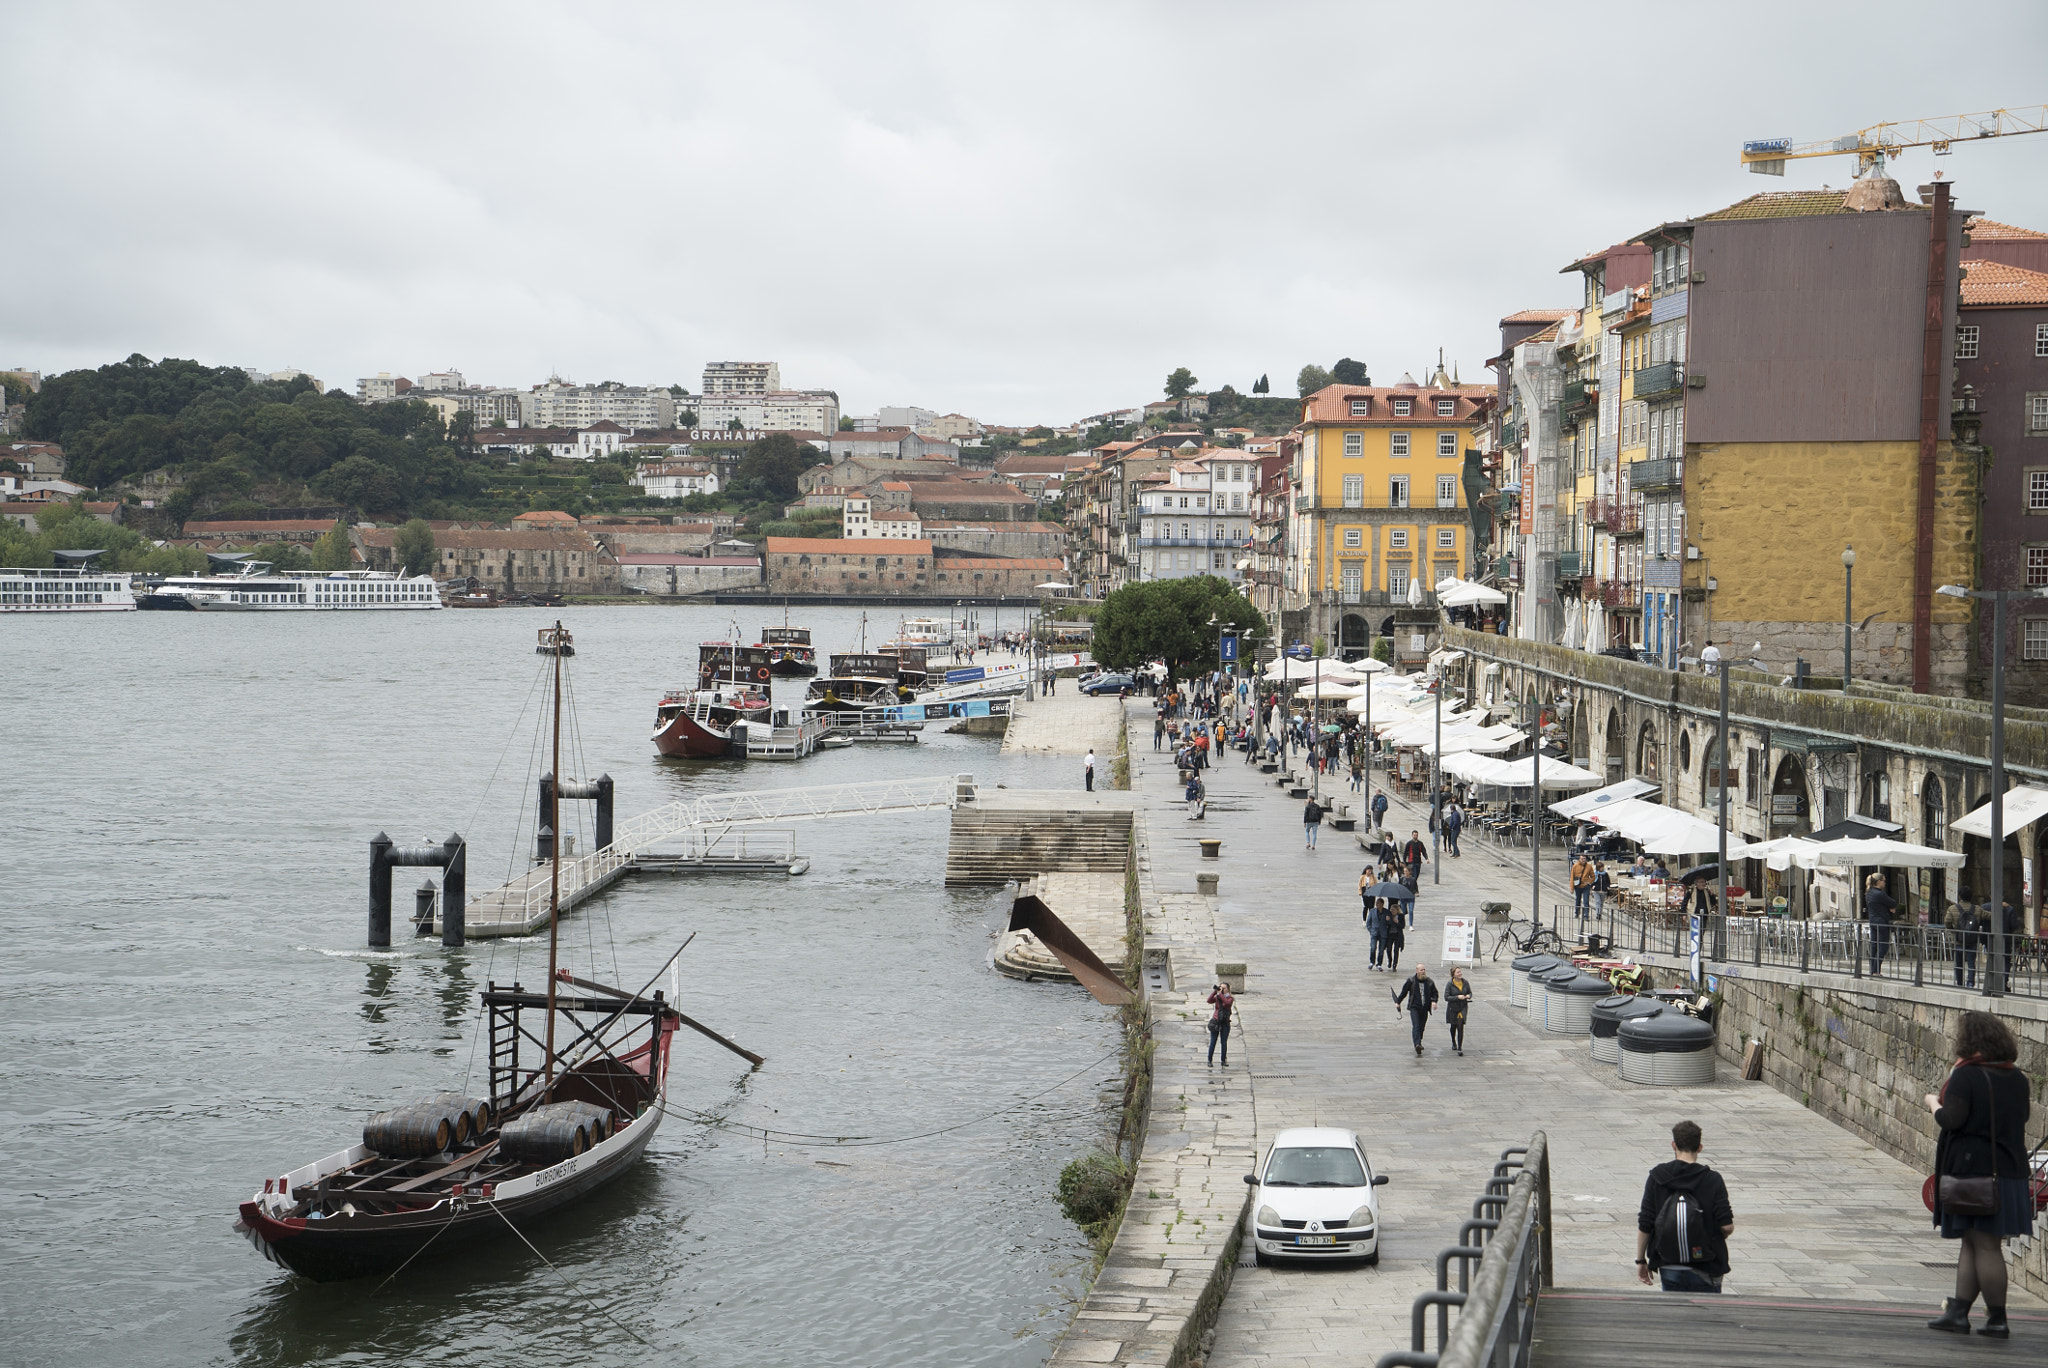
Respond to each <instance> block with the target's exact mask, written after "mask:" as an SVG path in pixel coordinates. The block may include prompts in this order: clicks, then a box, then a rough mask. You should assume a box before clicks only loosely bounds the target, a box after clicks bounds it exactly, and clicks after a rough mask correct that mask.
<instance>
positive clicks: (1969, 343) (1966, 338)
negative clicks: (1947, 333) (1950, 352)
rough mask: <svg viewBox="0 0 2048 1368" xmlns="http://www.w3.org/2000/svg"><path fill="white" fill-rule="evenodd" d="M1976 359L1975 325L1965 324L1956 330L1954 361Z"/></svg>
mask: <svg viewBox="0 0 2048 1368" xmlns="http://www.w3.org/2000/svg"><path fill="white" fill-rule="evenodd" d="M1976 359H1977V325H1976V324H1975V323H1969V324H1965V325H1964V326H1962V327H1960V328H1957V329H1956V360H1958V361H1974V360H1976Z"/></svg>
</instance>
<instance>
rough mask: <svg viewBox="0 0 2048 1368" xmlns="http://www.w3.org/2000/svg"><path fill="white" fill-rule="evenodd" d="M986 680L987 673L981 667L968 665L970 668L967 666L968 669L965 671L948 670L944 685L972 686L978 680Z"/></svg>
mask: <svg viewBox="0 0 2048 1368" xmlns="http://www.w3.org/2000/svg"><path fill="white" fill-rule="evenodd" d="M987 678H988V671H987V670H986V669H984V668H983V667H981V666H979V665H970V666H968V667H967V668H966V669H964V670H948V671H946V683H947V684H949V685H950V684H972V683H974V682H975V681H976V680H979V679H987Z"/></svg>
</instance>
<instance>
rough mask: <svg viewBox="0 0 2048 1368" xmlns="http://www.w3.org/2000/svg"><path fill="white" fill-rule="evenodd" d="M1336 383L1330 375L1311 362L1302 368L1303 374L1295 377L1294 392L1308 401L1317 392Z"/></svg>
mask: <svg viewBox="0 0 2048 1368" xmlns="http://www.w3.org/2000/svg"><path fill="white" fill-rule="evenodd" d="M1333 383H1335V382H1334V381H1332V380H1331V379H1330V373H1329V372H1328V371H1326V370H1324V369H1323V368H1322V367H1321V366H1318V365H1317V364H1315V362H1313V361H1311V362H1309V364H1307V365H1306V366H1303V367H1302V368H1301V374H1299V375H1297V376H1295V377H1294V392H1295V393H1296V394H1299V395H1300V396H1301V397H1302V398H1304V399H1306V398H1308V397H1309V396H1310V395H1311V394H1314V393H1315V392H1316V391H1317V390H1319V389H1322V388H1324V387H1325V386H1327V385H1330V384H1333Z"/></svg>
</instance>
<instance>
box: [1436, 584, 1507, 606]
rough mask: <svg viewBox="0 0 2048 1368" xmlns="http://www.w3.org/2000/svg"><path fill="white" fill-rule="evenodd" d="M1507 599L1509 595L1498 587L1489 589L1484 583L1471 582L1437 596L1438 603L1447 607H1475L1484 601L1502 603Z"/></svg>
mask: <svg viewBox="0 0 2048 1368" xmlns="http://www.w3.org/2000/svg"><path fill="white" fill-rule="evenodd" d="M1507 601H1508V596H1507V595H1506V594H1503V593H1502V592H1501V591H1500V590H1498V589H1489V588H1487V587H1486V586H1485V585H1483V584H1469V583H1468V584H1466V585H1465V586H1464V587H1463V588H1460V589H1453V590H1451V592H1450V593H1448V594H1443V595H1440V596H1439V597H1438V598H1437V603H1438V604H1440V605H1441V606H1443V607H1445V608H1474V607H1477V606H1478V605H1480V604H1482V603H1487V604H1501V603H1506V602H1507Z"/></svg>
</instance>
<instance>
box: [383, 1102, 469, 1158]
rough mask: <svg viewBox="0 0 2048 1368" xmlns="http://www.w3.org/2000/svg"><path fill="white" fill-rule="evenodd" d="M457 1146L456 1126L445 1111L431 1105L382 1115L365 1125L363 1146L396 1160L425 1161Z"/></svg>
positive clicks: (400, 1109)
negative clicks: (452, 1146)
mask: <svg viewBox="0 0 2048 1368" xmlns="http://www.w3.org/2000/svg"><path fill="white" fill-rule="evenodd" d="M454 1143H455V1125H454V1122H453V1121H452V1120H451V1119H450V1117H449V1116H448V1113H447V1111H446V1109H445V1108H440V1107H435V1106H433V1105H431V1104H427V1103H414V1104H413V1105H412V1106H409V1107H395V1108H393V1109H392V1110H390V1111H386V1112H378V1113H377V1114H376V1115H375V1116H373V1117H371V1118H370V1119H369V1120H368V1121H366V1122H364V1123H363V1144H364V1145H365V1146H367V1147H368V1148H369V1149H372V1150H374V1151H376V1152H377V1153H378V1154H385V1155H389V1156H391V1157H392V1158H394V1159H424V1158H426V1157H427V1156H429V1155H434V1154H440V1153H443V1152H444V1151H446V1150H447V1149H448V1148H449V1146H451V1145H452V1144H454Z"/></svg>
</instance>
